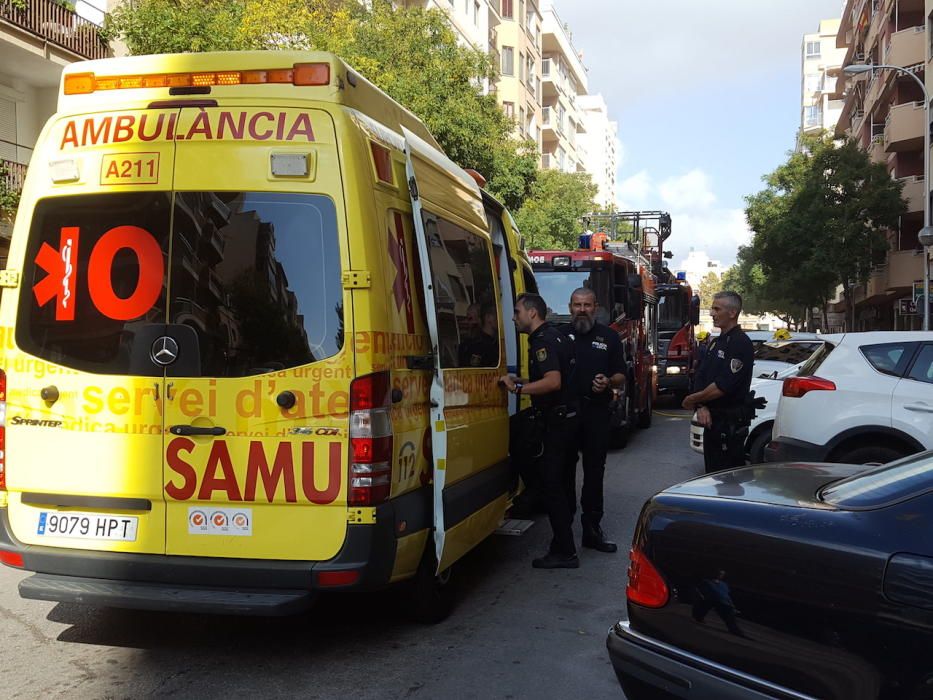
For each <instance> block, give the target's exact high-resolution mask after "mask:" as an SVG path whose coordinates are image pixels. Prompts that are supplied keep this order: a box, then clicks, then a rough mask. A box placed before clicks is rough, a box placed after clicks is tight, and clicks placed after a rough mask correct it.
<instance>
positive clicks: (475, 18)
mask: <svg viewBox="0 0 933 700" xmlns="http://www.w3.org/2000/svg"><path fill="white" fill-rule="evenodd" d="M473 26H475V27H478V26H479V3H478V2H476V1H475V0H474V2H473Z"/></svg>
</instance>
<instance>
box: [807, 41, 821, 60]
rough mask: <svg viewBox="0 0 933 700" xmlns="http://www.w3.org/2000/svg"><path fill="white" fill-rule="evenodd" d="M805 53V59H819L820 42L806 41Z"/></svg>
mask: <svg viewBox="0 0 933 700" xmlns="http://www.w3.org/2000/svg"><path fill="white" fill-rule="evenodd" d="M806 53H807V58H819V57H820V42H818V41H808V42H807V48H806Z"/></svg>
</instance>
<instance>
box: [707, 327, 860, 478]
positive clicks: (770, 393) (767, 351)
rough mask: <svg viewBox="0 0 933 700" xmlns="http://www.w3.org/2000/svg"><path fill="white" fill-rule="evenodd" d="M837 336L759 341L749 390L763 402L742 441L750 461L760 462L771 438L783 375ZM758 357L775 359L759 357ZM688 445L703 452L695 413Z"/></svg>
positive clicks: (797, 366) (800, 364)
mask: <svg viewBox="0 0 933 700" xmlns="http://www.w3.org/2000/svg"><path fill="white" fill-rule="evenodd" d="M841 337H842V336H841V335H823V336H820V339H819V340H781V341H771V342H767V343H762V344H761V345H759V346H758V348H757V349H756V350H755V358H756V359H755V369H754V373H753V375H752V376H754V377H757V378H756V379H752V385H751V389H752V390H753V391H754V392H755V395H756V396H758V397H763V398H764V399H765V400H766V401H767V404H766V405H765V407H764V408H763V409H760V410H758V411H756V413H755V418H754V419H753V420H752V424H751V425H750V426H749V429H748V438H747V439H746V441H745V453H746V455H747V458H748V461H749V462H750V463H751V464H758V463H760V462H764V449H765V445H767V444H768V443H769V442H770V441H771V429H772V427H773V426H774V416H775V415H776V414H777V407H778V402H779V401H780V398H781V388H782V386H783V383H784V379H785V378H786V377H792V376H794V375H795V374H797V372H799V371H800V368H801V367H802V366H803V365H804V362H805V361H806V360H807V359H808V358H809V357H810V355H812V354H813V353H814V352H816V350H817V349H819V347H820V346H821V345H822V344H823V343H825V342H836V341H838V339H839V338H841ZM759 357H764V358H777V357H782V358H784V361H782V360H777V359H764V360H759V359H758V358H759ZM762 362H763V363H766V364H765V365H764V367H763V368H764V370H765V371H763V372H759V364H760V363H762ZM690 447H691V449H693V451H694V452H698V453H700V454H703V426H702V425H700V424H699V423H698V422H697V420H696V414H694V416H693V418H692V419H691V421H690Z"/></svg>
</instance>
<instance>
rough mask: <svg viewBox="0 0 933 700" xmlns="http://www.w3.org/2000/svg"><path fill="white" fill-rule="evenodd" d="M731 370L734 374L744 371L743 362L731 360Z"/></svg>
mask: <svg viewBox="0 0 933 700" xmlns="http://www.w3.org/2000/svg"><path fill="white" fill-rule="evenodd" d="M729 369H731V370H732V374H738V373H739V371H740V370H741V369H742V360H731V361H730V362H729Z"/></svg>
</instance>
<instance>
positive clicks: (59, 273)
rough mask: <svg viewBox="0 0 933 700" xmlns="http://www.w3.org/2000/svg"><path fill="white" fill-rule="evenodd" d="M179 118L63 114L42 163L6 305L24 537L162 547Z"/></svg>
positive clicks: (11, 449) (27, 199) (18, 508)
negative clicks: (17, 274)
mask: <svg viewBox="0 0 933 700" xmlns="http://www.w3.org/2000/svg"><path fill="white" fill-rule="evenodd" d="M178 114H179V110H178V109H177V108H174V109H173V108H166V109H151V110H133V109H127V110H120V111H114V112H101V113H92V114H77V115H69V116H62V117H60V118H58V119H57V120H55V121H52V122H50V124H49V125H48V126H47V128H46V130H45V131H44V132H43V135H42V137H41V138H40V140H39V146H38V147H37V150H36V154H35V156H34V157H33V159H32V162H31V164H30V167H29V173H28V177H27V181H26V187H25V188H24V192H23V197H22V202H21V212H20V222H19V228H17V231H16V234H15V236H14V242H13V249H12V250H11V255H10V262H9V265H8V266H9V267H10V268H11V269H13V270H17V269H18V270H20V271H21V280H20V284H19V289H18V290H16V291H14V290H13V289H7V290H6V291H5V292H4V294H3V304H2V307H0V314H2V319H3V320H2V323H3V331H4V333H5V334H7V337H6V338H5V339H4V348H3V350H4V358H5V365H4V369H5V371H6V390H7V414H6V436H5V438H6V445H5V447H6V477H7V488H8V490H9V514H10V520H11V524H12V527H13V532H14V534H15V535H16V537H17V538H18V539H19V540H21V541H22V542H25V543H26V544H29V545H46V546H53V547H60V548H72V549H88V550H107V551H121V552H136V553H162V552H163V551H164V549H165V502H164V497H163V490H162V487H163V473H162V462H163V459H162V455H163V420H162V407H163V398H164V395H165V390H164V373H165V372H164V367H163V366H162V365H161V364H159V362H157V361H156V360H155V359H154V358H158V357H159V354H158V353H159V348H161V347H162V346H161V345H159V343H162V344H166V343H173V342H174V339H173V336H175V335H176V334H177V333H176V332H177V331H178V330H179V329H177V328H172V327H171V326H169V325H168V324H167V317H166V303H167V296H166V289H167V284H168V270H167V262H166V261H167V259H168V255H169V231H170V226H171V217H172V204H171V198H172V194H171V192H172V177H173V173H174V157H175V145H174V142H173V140H172V139H171V130H172V125H174V123H175V122H176V120H177V118H178ZM17 294H18V297H17ZM14 319H15V320H14ZM181 330H182V331H184V329H181ZM10 335H14V336H15V343H14V342H13V338H12V337H9V336H10Z"/></svg>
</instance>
